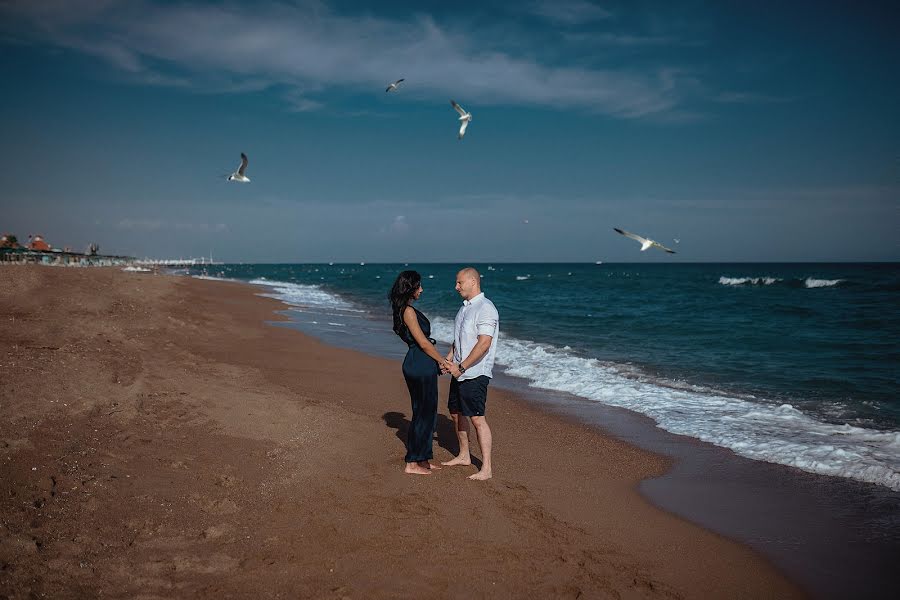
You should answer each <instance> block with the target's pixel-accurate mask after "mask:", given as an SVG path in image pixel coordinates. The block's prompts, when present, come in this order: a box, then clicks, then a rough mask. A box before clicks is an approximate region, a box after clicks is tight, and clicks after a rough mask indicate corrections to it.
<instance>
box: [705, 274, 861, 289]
mask: <svg viewBox="0 0 900 600" xmlns="http://www.w3.org/2000/svg"><path fill="white" fill-rule="evenodd" d="M782 281H784V280H783V279H780V278H778V277H767V276H763V277H726V276H725V275H722V276H721V277H719V283H720V284H721V285H736V286H737V285H773V284H776V283H781V282H782ZM792 281H793V282H796V283H797V284H799V283H800V282H801V281H802V282H803V286H804V287H806V288H820V287H832V286H835V285H838V284H839V283H841V282H842V281H844V280H843V279H815V278H813V277H807V278H805V279H794V280H792Z"/></svg>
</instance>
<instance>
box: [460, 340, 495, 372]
mask: <svg viewBox="0 0 900 600" xmlns="http://www.w3.org/2000/svg"><path fill="white" fill-rule="evenodd" d="M493 339H494V338H492V337H491V336H489V335H479V336H478V341H477V342H475V347H474V348H472V351H471V352H469V355H468V356H467V357H465V358H464V359H462V362H460V363H459V364H456V363H454V362H453V361H452V359H451V361H450V364H451V365H453V367H452V368H451V369H450V373H451V374H452V375H453V376H454V377H456V378H457V379H458V378H459V376H460V375H462V371H460V370H459V368H460V367H463V368H465V369H468V368H469V367H471V366H472V365H475V364H478V361H479V360H481V359H482V358H484V355H485V354H487V353H488V350H490V349H491V341H493Z"/></svg>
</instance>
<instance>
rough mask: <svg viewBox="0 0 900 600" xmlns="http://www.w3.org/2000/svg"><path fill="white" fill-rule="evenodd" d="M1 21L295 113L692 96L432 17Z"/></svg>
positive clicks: (155, 76)
mask: <svg viewBox="0 0 900 600" xmlns="http://www.w3.org/2000/svg"><path fill="white" fill-rule="evenodd" d="M550 6H551V5H550V4H545V3H538V4H534V5H532V9H535V10H537V11H538V12H541V13H543V14H545V16H548V18H549V17H551V16H552V17H553V18H556V19H558V20H559V19H563V20H567V21H569V22H585V21H586V20H596V19H600V18H604V17H605V16H606V14H607V13H606V11H604V10H603V9H602V8H598V7H596V6H594V5H592V4H589V3H587V2H580V1H573V2H568V3H565V4H564V5H561V6H562V7H561V8H558V9H556V12H552V13H551V11H552V10H554V9H551V8H549V7H550ZM0 20H2V21H5V22H6V25H5V26H0V27H3V28H5V29H8V30H10V31H9V33H15V34H19V35H20V36H21V35H25V36H26V37H30V38H33V39H38V40H41V41H43V42H46V43H51V44H54V45H57V46H61V47H66V48H70V49H73V50H76V51H79V52H83V53H86V54H89V55H92V56H96V57H99V58H101V59H103V60H105V61H107V62H109V63H110V64H111V65H113V66H114V67H116V68H117V69H118V70H120V71H121V72H122V73H124V74H127V75H129V76H130V77H131V78H132V79H133V80H135V81H139V82H144V83H149V84H153V85H177V86H181V87H186V86H191V87H193V88H195V89H197V90H198V91H208V90H209V89H212V90H214V91H230V90H233V91H240V90H241V89H242V87H243V86H248V87H249V89H262V88H265V87H268V86H276V85H277V86H283V87H285V88H286V89H287V90H289V91H288V92H287V93H286V94H285V100H286V102H287V104H288V107H289V108H290V109H291V110H297V111H307V110H314V109H316V108H318V107H319V106H321V104H322V101H321V100H320V99H318V98H317V94H323V93H325V92H328V91H331V90H344V91H347V90H350V91H355V92H358V91H360V90H369V89H371V90H377V89H380V88H382V87H383V85H384V83H385V81H387V80H390V79H393V78H395V77H401V76H402V77H405V78H406V79H407V83H408V84H409V85H408V86H407V94H408V95H410V96H413V95H414V94H415V95H417V97H419V98H422V97H427V98H430V99H438V98H440V99H446V98H449V97H454V98H459V99H465V100H466V101H468V102H470V103H476V104H482V105H484V104H519V105H532V106H547V107H554V108H578V109H584V110H589V111H592V112H599V113H603V114H607V115H612V116H615V117H620V118H636V117H642V116H646V115H660V114H662V113H666V112H667V111H672V110H674V109H676V108H677V107H678V105H679V104H680V103H681V102H682V101H683V96H684V94H685V90H683V89H682V88H681V87H680V86H679V85H678V84H679V80H678V78H675V79H674V80H672V78H671V77H669V76H667V75H664V74H671V73H673V72H677V71H675V70H674V69H673V68H671V67H669V66H666V65H665V64H662V63H661V64H658V65H657V66H654V67H649V68H647V69H645V70H634V69H625V68H609V69H600V68H586V67H581V66H568V65H567V66H557V65H552V64H542V63H541V62H538V61H537V60H536V59H534V58H531V57H527V56H524V55H519V54H516V53H513V52H512V51H502V50H498V49H497V48H494V47H487V46H485V45H483V43H480V42H479V35H478V31H468V30H462V29H460V30H454V29H451V28H449V27H445V26H442V25H440V24H438V23H437V22H436V21H435V20H434V19H433V18H431V17H429V16H427V15H421V14H419V15H416V16H414V17H411V18H409V19H406V20H395V19H387V18H381V17H374V16H346V15H339V14H336V13H335V12H333V11H331V10H330V9H329V8H328V7H327V6H325V5H324V4H322V3H293V4H286V3H276V2H268V3H265V4H258V5H254V6H253V7H252V8H250V7H246V8H244V7H241V6H239V5H236V4H227V5H225V6H221V5H208V4H178V5H166V6H154V5H152V4H150V3H148V2H140V1H136V2H129V3H113V2H108V1H101V0H80V1H76V0H72V1H70V2H61V1H55V2H52V3H50V4H48V3H42V2H31V1H12V2H9V3H8V4H6V5H5V6H4V7H2V8H0ZM23 32H24V33H23ZM491 43H493V42H491Z"/></svg>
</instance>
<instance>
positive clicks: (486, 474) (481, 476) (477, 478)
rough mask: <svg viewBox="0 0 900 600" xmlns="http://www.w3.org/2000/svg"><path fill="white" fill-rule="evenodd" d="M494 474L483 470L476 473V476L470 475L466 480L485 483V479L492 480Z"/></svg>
mask: <svg viewBox="0 0 900 600" xmlns="http://www.w3.org/2000/svg"><path fill="white" fill-rule="evenodd" d="M491 477H492V474H491V472H490V470H485V469H482V470H480V471H478V472H477V473H475V474H474V475H469V476H468V477H466V479H474V480H475V481H484V480H485V479H490V478H491Z"/></svg>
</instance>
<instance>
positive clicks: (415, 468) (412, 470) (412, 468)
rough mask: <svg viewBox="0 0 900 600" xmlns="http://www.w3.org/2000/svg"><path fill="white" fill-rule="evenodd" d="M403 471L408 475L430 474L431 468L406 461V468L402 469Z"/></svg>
mask: <svg viewBox="0 0 900 600" xmlns="http://www.w3.org/2000/svg"><path fill="white" fill-rule="evenodd" d="M403 472H404V473H408V474H409V475H431V469H426V468H425V467H421V466H419V464H418V463H406V468H405V469H403Z"/></svg>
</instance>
